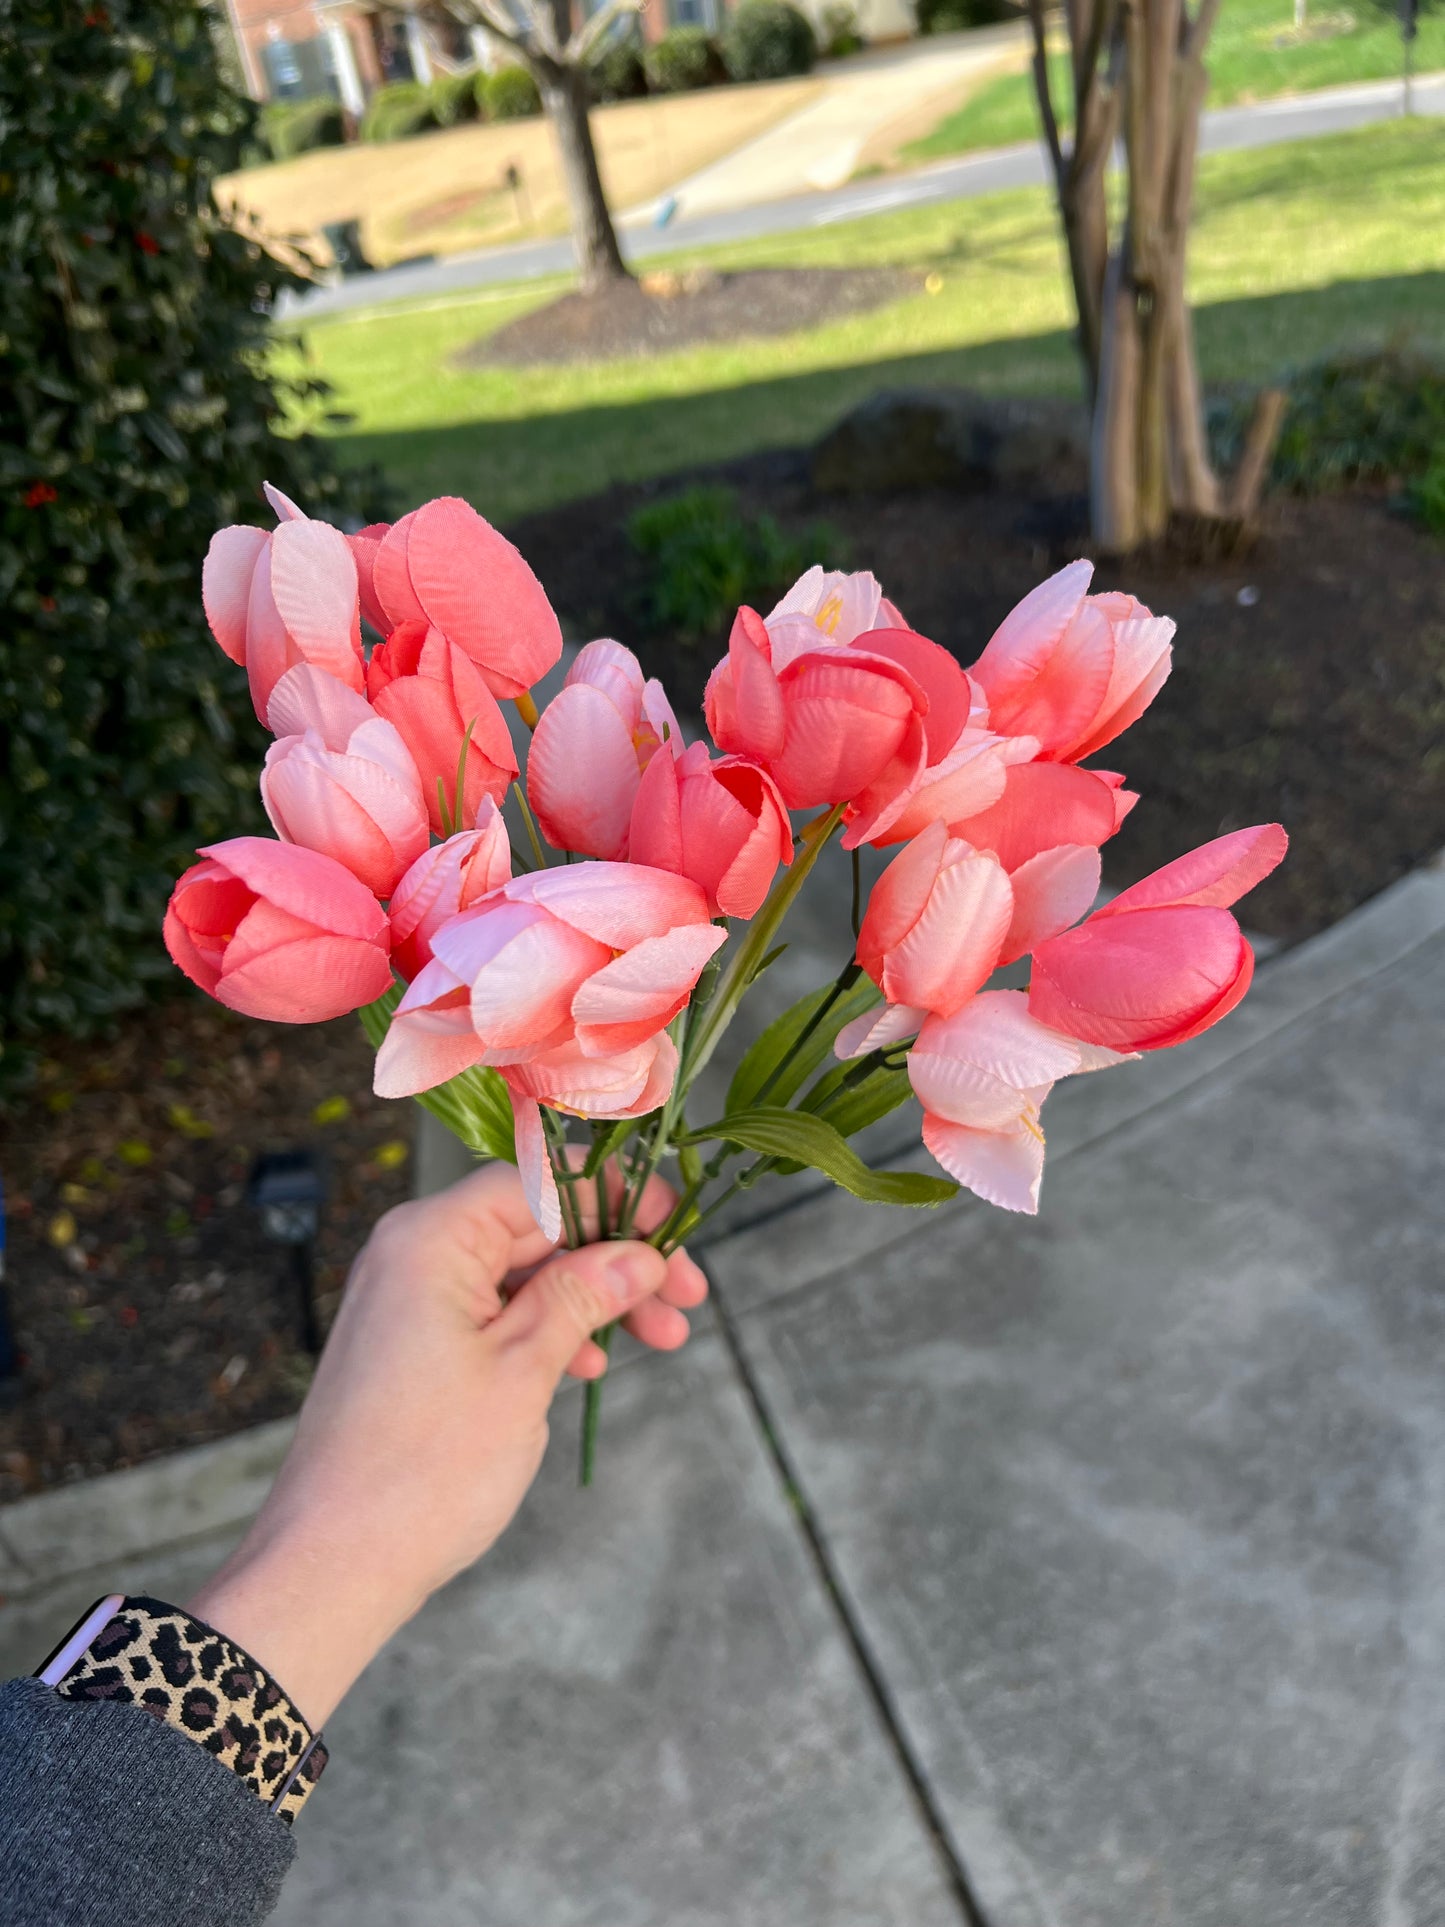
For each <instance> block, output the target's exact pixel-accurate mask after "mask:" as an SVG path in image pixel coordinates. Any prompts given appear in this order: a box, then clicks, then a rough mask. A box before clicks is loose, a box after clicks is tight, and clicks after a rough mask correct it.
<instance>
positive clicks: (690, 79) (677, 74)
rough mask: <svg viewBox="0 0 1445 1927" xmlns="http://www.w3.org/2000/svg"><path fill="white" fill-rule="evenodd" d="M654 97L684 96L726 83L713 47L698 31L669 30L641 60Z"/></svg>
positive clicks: (716, 51)
mask: <svg viewBox="0 0 1445 1927" xmlns="http://www.w3.org/2000/svg"><path fill="white" fill-rule="evenodd" d="M643 58H644V61H645V63H646V67H647V84H648V86H649V87H650V88H651V89H652V91H653V93H655V94H684V93H687V92H688V91H689V90H690V89H691V88H694V87H711V86H712V85H713V84H714V82H716V81H719V80H726V79H727V69H726V68H725V67H724V66H723V64H722V59H721V56H720V55H719V53H718V50H717V48H716V46H715V45H714V44H713V42H712V40H711V39H710V38H709V36H708V34H707V33H706V32H705V30H704V29H703V28H702V27H673V28H672V29H671V31H670V32H668V33H665V34H664V35H663V36H662V38H661V40H659V41H657V42H656V43H655V44H654V45H653V46H651V47H649V48H648V49H647V52H646V54H645V55H644V56H643Z"/></svg>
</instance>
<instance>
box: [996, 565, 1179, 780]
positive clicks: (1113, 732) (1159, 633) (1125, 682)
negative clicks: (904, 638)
mask: <svg viewBox="0 0 1445 1927" xmlns="http://www.w3.org/2000/svg"><path fill="white" fill-rule="evenodd" d="M1093 572H1094V565H1093V563H1092V562H1071V563H1070V564H1069V565H1068V567H1067V568H1065V569H1060V571H1059V572H1058V574H1057V575H1053V576H1050V577H1049V579H1048V581H1047V582H1043V583H1040V585H1039V587H1038V588H1037V589H1034V590H1032V591H1031V592H1030V593H1029V594H1028V595H1026V596H1025V597H1024V599H1023V601H1022V602H1021V603H1019V605H1018V607H1017V608H1016V609H1014V610H1013V611H1012V612H1011V613H1010V614H1009V615H1007V616H1005V617H1004V619H1003V621H1002V622H1001V623H1000V624H999V626H998V628H997V630H996V631H995V632H994V635H993V637H992V640H991V641H990V642H989V645H988V647H987V648H986V649H985V650H984V652H983V654H982V655H981V656H980V657H979V659H978V661H977V662H976V663H975V664H974V665H973V668H972V669H971V670H970V671H969V674H970V675H971V676H972V677H973V678H974V680H975V681H976V682H977V683H978V684H979V685H980V687H981V688H982V690H983V693H984V695H985V696H986V697H987V699H988V707H989V720H990V723H991V725H992V727H993V728H994V729H995V730H997V731H998V732H999V733H1000V734H1001V735H1005V736H1033V737H1036V738H1037V739H1038V742H1039V745H1040V747H1039V755H1040V756H1041V757H1043V758H1044V759H1045V760H1046V761H1049V762H1058V763H1077V762H1079V761H1081V760H1082V759H1083V758H1084V757H1085V756H1092V755H1093V754H1094V753H1095V751H1096V750H1100V749H1102V748H1103V746H1104V745H1105V743H1111V742H1112V741H1113V740H1114V738H1115V737H1116V736H1118V735H1120V734H1121V733H1122V732H1123V731H1124V730H1126V729H1127V728H1128V727H1129V725H1130V724H1131V723H1134V722H1137V721H1138V719H1139V718H1140V717H1141V716H1142V715H1143V714H1144V711H1145V710H1146V709H1147V708H1148V707H1149V705H1150V703H1151V702H1153V700H1154V698H1155V697H1156V696H1157V695H1158V693H1159V691H1160V689H1162V688H1163V686H1164V681H1165V678H1166V677H1167V676H1168V674H1169V666H1170V657H1171V648H1170V638H1171V637H1172V636H1173V634H1174V624H1173V623H1172V622H1171V621H1170V620H1169V619H1168V617H1167V616H1154V615H1151V614H1150V613H1149V611H1148V610H1147V609H1146V608H1145V607H1144V605H1143V603H1142V602H1138V601H1136V600H1135V599H1134V597H1133V596H1128V595H1117V594H1111V595H1097V596H1091V595H1089V594H1087V593H1086V592H1087V590H1088V587H1089V580H1090V577H1091V576H1092V575H1093Z"/></svg>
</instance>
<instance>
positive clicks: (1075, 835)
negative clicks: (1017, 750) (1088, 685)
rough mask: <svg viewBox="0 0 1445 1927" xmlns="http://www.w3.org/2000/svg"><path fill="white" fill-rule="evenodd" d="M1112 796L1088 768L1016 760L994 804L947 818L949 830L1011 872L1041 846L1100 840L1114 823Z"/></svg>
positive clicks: (1108, 836) (1114, 795)
mask: <svg viewBox="0 0 1445 1927" xmlns="http://www.w3.org/2000/svg"><path fill="white" fill-rule="evenodd" d="M1116 795H1117V792H1116V791H1115V790H1114V789H1113V788H1112V787H1111V785H1110V784H1109V783H1107V782H1106V781H1105V780H1104V779H1103V778H1102V777H1101V776H1096V775H1095V774H1094V772H1093V771H1092V770H1086V769H1075V768H1074V767H1073V766H1072V765H1071V764H1068V763H1016V764H1014V765H1013V767H1012V768H1011V769H1010V770H1009V771H1008V774H1007V776H1006V778H1005V781H1004V791H1003V795H1002V796H1001V797H1000V798H999V800H998V802H997V803H994V804H992V805H991V806H990V807H989V808H988V809H986V810H981V811H980V812H979V813H978V815H977V816H970V817H965V818H963V819H962V820H961V821H958V822H950V824H949V829H950V830H951V831H952V833H953V834H954V835H955V836H960V837H962V838H963V840H964V842H966V843H971V844H972V845H973V847H974V848H975V849H976V850H992V851H993V852H994V853H995V855H996V856H997V857H998V860H999V862H1000V863H1002V865H1003V867H1004V868H1005V869H1006V870H1007V871H1009V872H1010V874H1012V872H1013V871H1015V870H1017V869H1020V868H1021V867H1022V866H1023V865H1024V864H1025V863H1027V862H1028V860H1029V858H1030V857H1033V856H1037V855H1038V854H1039V852H1040V851H1041V850H1053V849H1057V848H1058V847H1059V845H1060V844H1063V843H1084V844H1091V845H1093V846H1094V847H1095V848H1097V846H1098V845H1099V844H1101V843H1106V842H1107V841H1108V839H1109V838H1110V837H1111V836H1112V835H1113V834H1114V831H1115V829H1116V828H1117V827H1118V813H1117V806H1116Z"/></svg>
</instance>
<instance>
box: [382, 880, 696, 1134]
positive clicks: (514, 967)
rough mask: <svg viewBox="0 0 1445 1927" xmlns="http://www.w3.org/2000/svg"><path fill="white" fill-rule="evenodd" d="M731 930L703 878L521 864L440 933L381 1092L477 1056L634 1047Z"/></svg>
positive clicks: (409, 999) (414, 1087)
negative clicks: (715, 915) (710, 903)
mask: <svg viewBox="0 0 1445 1927" xmlns="http://www.w3.org/2000/svg"><path fill="white" fill-rule="evenodd" d="M726 938H727V933H726V932H725V931H724V930H722V929H721V928H719V926H718V925H716V924H714V923H712V922H710V921H709V919H708V914H707V901H706V899H705V898H704V896H703V893H702V891H701V890H700V889H699V888H698V886H697V885H696V884H695V883H692V882H689V881H688V880H687V879H686V878H685V877H679V876H673V875H671V874H670V873H669V872H668V871H666V870H653V869H648V868H645V867H643V866H642V865H640V864H633V863H572V864H568V865H566V866H565V867H563V868H560V869H553V870H535V871H532V872H531V873H530V874H529V875H527V876H521V877H514V878H513V880H512V881H511V882H510V883H506V884H503V885H502V887H501V888H500V889H499V890H496V891H494V892H493V893H492V895H490V896H489V897H487V898H486V900H485V901H484V902H482V903H480V904H478V905H477V906H476V907H475V908H474V909H471V910H463V911H462V913H461V914H460V916H456V917H453V918H452V919H451V920H450V922H448V923H444V924H443V925H442V926H441V927H440V928H439V929H438V930H436V931H434V932H433V933H432V937H431V947H432V958H431V962H430V963H428V964H427V965H426V966H425V968H424V969H423V970H422V971H421V972H420V974H419V975H418V976H417V977H416V978H415V979H414V980H413V982H412V984H411V985H410V987H409V988H408V990H407V992H406V994H405V995H404V996H403V998H402V1000H401V1002H400V1004H398V1006H397V1011H396V1015H395V1017H394V1018H393V1019H392V1025H391V1029H390V1031H389V1033H388V1035H387V1038H386V1041H385V1042H384V1043H383V1045H382V1047H381V1050H380V1052H379V1053H378V1055H377V1060H376V1089H377V1092H378V1094H379V1095H380V1096H382V1097H409V1096H412V1095H413V1094H414V1093H415V1092H417V1091H425V1090H430V1089H431V1087H432V1086H433V1085H435V1084H440V1083H442V1082H444V1081H445V1079H446V1078H448V1077H451V1076H453V1075H454V1074H455V1073H456V1072H457V1071H459V1070H463V1069H465V1068H466V1066H467V1065H469V1064H494V1065H498V1066H503V1065H507V1066H510V1065H515V1064H524V1063H527V1062H529V1061H530V1060H531V1059H533V1058H535V1057H540V1056H543V1055H545V1054H546V1053H548V1052H550V1051H555V1050H561V1049H565V1048H568V1047H570V1046H573V1045H575V1046H576V1048H577V1049H578V1050H579V1051H580V1052H581V1054H582V1055H583V1056H585V1057H608V1056H614V1055H616V1054H617V1053H619V1052H624V1051H628V1050H632V1049H633V1048H635V1047H636V1046H637V1045H639V1044H642V1043H645V1042H646V1041H647V1039H648V1038H649V1037H652V1036H654V1035H655V1034H656V1032H658V1031H659V1030H662V1029H664V1028H665V1027H666V1026H667V1025H668V1024H669V1023H671V1021H672V1019H673V1018H674V1017H675V1016H676V1015H677V1013H678V1012H679V1011H680V1010H681V1009H682V1008H683V1006H684V1005H685V1004H686V1002H687V1000H688V997H689V996H690V995H691V993H692V989H693V986H694V985H695V984H696V982H697V980H698V977H699V976H700V975H701V974H702V969H703V965H704V964H705V963H706V962H707V960H708V958H709V957H710V956H711V955H712V954H713V952H714V951H715V950H716V949H717V948H718V947H719V945H721V944H722V943H724V942H725V941H726Z"/></svg>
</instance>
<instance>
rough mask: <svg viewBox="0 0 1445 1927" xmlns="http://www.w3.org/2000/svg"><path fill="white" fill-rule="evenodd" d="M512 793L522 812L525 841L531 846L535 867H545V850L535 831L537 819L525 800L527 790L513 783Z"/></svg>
mask: <svg viewBox="0 0 1445 1927" xmlns="http://www.w3.org/2000/svg"><path fill="white" fill-rule="evenodd" d="M512 793H513V794H514V795H515V797H516V799H517V807H518V809H520V810H521V812H522V821H523V823H524V824H525V825H526V826H527V841H528V842H529V843H530V844H531V846H532V854H533V856H534V857H536V859H537V868H538V869H539V870H545V869H546V867H547V852H546V851H545V850H544V849H543V848H542V839H541V837H540V835H539V834H538V832H537V819H536V817H535V816H533V814H532V806H531V804H530V803H528V801H527V792H526V791H525V790H524V789H523V788H522V785H521V784H520V783H513V785H512Z"/></svg>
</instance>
